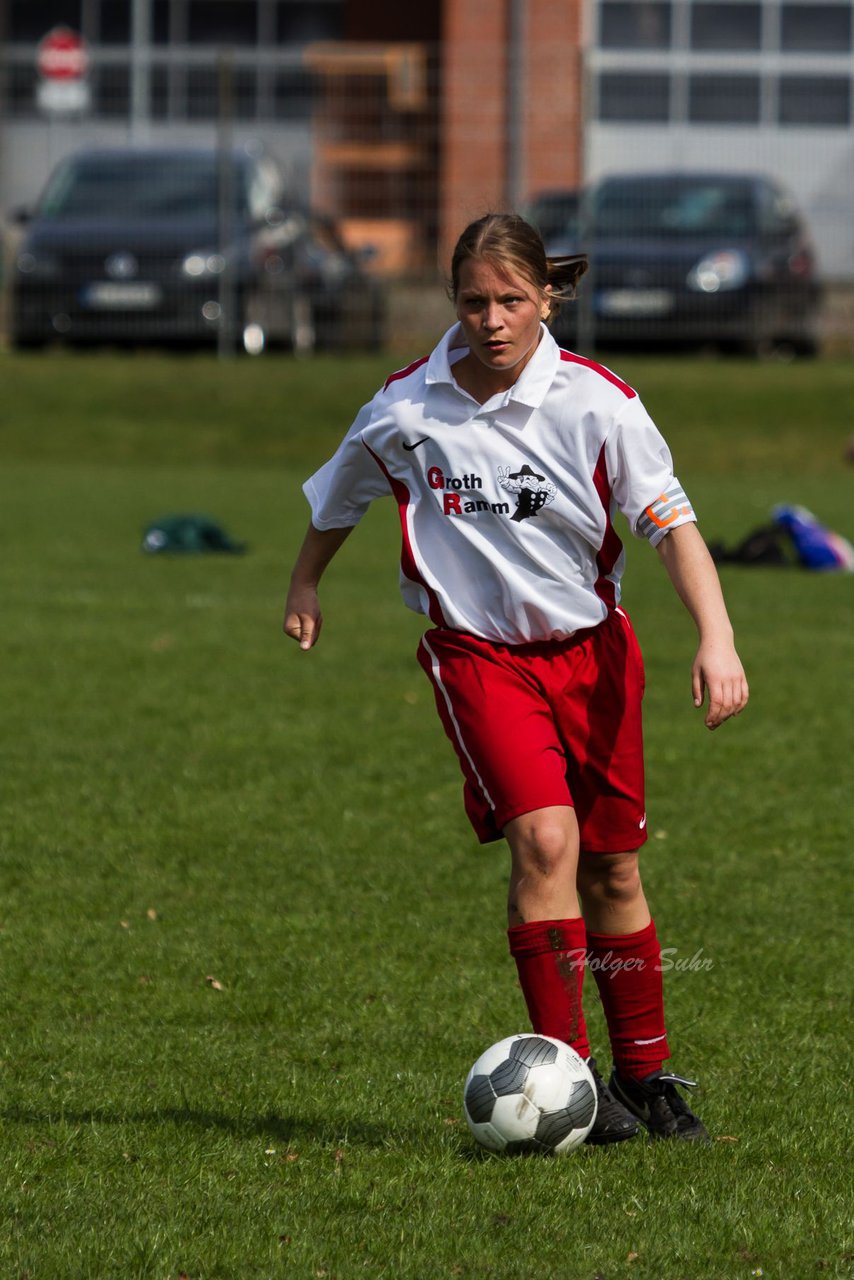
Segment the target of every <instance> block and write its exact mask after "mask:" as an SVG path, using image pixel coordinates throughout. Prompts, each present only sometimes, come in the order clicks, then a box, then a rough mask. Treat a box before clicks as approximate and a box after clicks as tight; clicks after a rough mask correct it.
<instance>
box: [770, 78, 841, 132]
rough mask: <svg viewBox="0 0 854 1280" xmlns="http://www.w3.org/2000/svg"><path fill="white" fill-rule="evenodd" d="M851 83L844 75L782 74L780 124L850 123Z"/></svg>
mask: <svg viewBox="0 0 854 1280" xmlns="http://www.w3.org/2000/svg"><path fill="white" fill-rule="evenodd" d="M850 118H851V83H850V81H849V80H848V79H847V78H846V77H844V76H781V77H780V124H793V125H796V124H802V125H810V124H813V125H815V124H825V125H826V124H836V125H847V124H848V121H849V120H850Z"/></svg>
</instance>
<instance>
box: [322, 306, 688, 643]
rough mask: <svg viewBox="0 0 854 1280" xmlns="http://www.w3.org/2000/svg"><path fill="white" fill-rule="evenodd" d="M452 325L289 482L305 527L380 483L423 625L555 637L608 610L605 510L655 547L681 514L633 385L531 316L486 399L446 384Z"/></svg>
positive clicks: (613, 598)
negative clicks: (330, 453) (307, 473)
mask: <svg viewBox="0 0 854 1280" xmlns="http://www.w3.org/2000/svg"><path fill="white" fill-rule="evenodd" d="M459 342H460V336H459V326H458V325H454V326H453V327H452V328H451V329H449V330H448V332H447V333H446V334H445V336H444V338H443V339H442V341H441V342H440V343H439V345H438V346H437V347H436V349H435V350H434V351H433V353H432V355H431V356H430V357H429V358H425V359H423V360H419V361H416V363H415V364H412V365H410V366H409V368H408V369H403V370H401V371H400V372H399V373H395V374H392V376H391V377H390V378H389V379H388V381H387V382H386V384H385V386H384V387H383V389H382V390H381V391H379V392H378V393H377V395H376V396H375V397H374V399H373V400H372V401H371V402H370V403H369V404H367V405H365V406H364V408H363V409H362V410H361V411H360V413H359V414H358V416H357V417H356V420H355V422H354V423H353V425H352V427H351V428H350V430H349V431H348V433H347V435H346V436H345V438H344V440H343V441H342V443H341V445H340V447H339V449H338V450H337V452H336V453H335V455H334V457H332V458H331V459H330V460H329V461H328V462H327V463H326V464H325V465H324V466H322V467H321V468H320V470H319V471H317V472H316V473H315V474H314V475H313V476H312V477H311V478H310V479H309V480H308V481H307V482H306V484H305V485H304V492H305V495H306V497H307V498H308V501H309V504H310V506H311V511H312V523H313V524H314V526H315V527H316V528H317V529H332V528H342V527H347V526H352V525H355V524H357V523H358V521H359V520H360V519H361V518H362V516H363V515H364V514H365V512H366V511H367V509H368V506H369V505H370V503H371V502H372V501H373V499H374V498H379V497H382V496H387V495H389V494H391V495H393V496H394V498H395V499H396V501H397V505H398V508H399V511H400V522H401V529H402V534H403V551H402V556H401V579H400V581H401V590H402V593H403V598H404V600H405V601H406V603H407V605H409V607H410V608H412V609H414V610H415V611H416V612H418V613H423V614H426V615H427V616H428V617H430V618H431V619H432V621H433V622H434V623H435V624H436V625H437V626H443V627H451V628H453V629H455V630H459V631H467V632H470V633H472V634H474V635H477V636H481V637H482V638H483V639H486V640H492V641H494V642H497V643H503V644H522V643H526V642H529V641H536V640H550V639H563V638H566V637H568V636H571V635H572V634H573V633H574V632H575V631H578V630H580V629H581V628H584V627H591V626H596V625H598V624H599V623H600V622H602V621H603V619H604V618H605V617H606V616H607V614H608V611H609V610H610V609H614V608H616V606H617V604H618V602H619V599H620V576H621V573H622V569H623V563H624V559H625V555H624V552H623V545H622V543H621V541H620V539H619V537H618V536H617V533H616V532H615V530H614V525H613V516H614V513H615V509H616V508H619V510H621V511H622V512H623V514H624V515H625V517H626V519H627V520H628V523H629V526H630V528H631V529H632V531H633V532H634V533H636V534H637V535H638V536H642V537H646V538H648V539H649V541H650V542H652V543H653V544H655V543H657V542H658V541H659V540H660V539H661V538H662V537H664V535H665V534H666V533H667V531H668V530H670V529H674V528H676V527H677V526H678V525H680V524H684V523H686V522H687V521H692V520H694V519H695V516H694V512H693V510H692V508H691V505H690V503H689V502H688V499H687V498H686V496H685V494H684V492H683V490H682V487H681V485H680V484H679V482H678V481H677V480H676V478H675V477H674V475H673V466H672V461H671V457H670V452H669V450H668V448H667V445H666V444H665V442H664V439H663V438H662V436H661V434H660V433H659V431H658V429H657V428H656V426H655V424H654V423H653V421H652V419H651V418H650V417H649V415H648V413H647V412H646V410H645V409H644V407H643V405H642V404H641V401H640V400H639V398H638V396H637V393H636V392H635V391H634V390H633V389H632V388H631V387H629V386H628V385H627V384H626V383H625V382H622V381H621V380H620V379H619V378H617V377H616V376H615V375H614V374H613V373H611V372H610V371H609V370H607V369H605V368H603V367H602V366H601V365H598V364H595V363H594V362H593V361H591V360H586V359H584V358H583V357H582V356H577V355H573V354H571V353H570V352H567V351H562V350H561V349H560V348H559V347H558V346H557V344H556V343H555V341H554V339H553V338H552V336H551V334H550V333H549V332H548V330H547V329H546V328H545V326H544V327H543V330H542V336H541V340H540V343H539V346H538V347H537V350H536V352H535V353H534V355H533V356H532V358H531V359H530V361H529V362H528V364H527V365H526V366H525V368H524V369H523V370H522V373H521V375H520V376H519V379H518V380H517V382H516V383H515V384H514V385H513V386H512V387H511V388H510V389H509V390H508V391H504V392H500V393H499V394H497V395H494V396H493V397H492V398H491V399H490V400H488V401H486V403H485V404H478V403H477V401H476V400H475V399H474V398H473V397H472V396H470V395H469V394H468V393H467V392H466V391H464V390H463V389H462V388H461V387H460V386H459V385H458V384H457V382H456V381H455V379H454V376H453V372H452V366H453V364H454V363H455V362H456V360H458V359H460V358H462V356H463V355H465V354H466V351H467V348H466V347H465V346H458V345H457V344H459Z"/></svg>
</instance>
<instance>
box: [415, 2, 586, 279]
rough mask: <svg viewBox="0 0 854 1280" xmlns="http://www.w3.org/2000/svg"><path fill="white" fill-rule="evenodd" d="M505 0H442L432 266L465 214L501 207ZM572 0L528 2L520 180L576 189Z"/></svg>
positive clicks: (576, 61) (577, 103) (577, 85)
mask: <svg viewBox="0 0 854 1280" xmlns="http://www.w3.org/2000/svg"><path fill="white" fill-rule="evenodd" d="M509 2H510V0H445V7H444V13H443V30H442V41H443V44H442V102H441V106H440V120H439V131H440V140H441V141H440V191H439V263H440V266H441V267H442V269H443V270H446V269H447V263H448V261H449V258H450V254H451V250H452V249H453V245H454V243H455V241H456V237H457V235H458V234H459V232H460V231H461V230H462V228H463V227H464V226H465V225H466V223H468V222H469V221H471V219H472V218H476V217H478V216H480V214H482V213H485V212H486V211H487V210H489V209H503V208H505V207H506V160H507V49H506V43H507V34H508V30H509ZM580 23H581V4H580V0H526V17H525V26H526V41H525V43H526V49H525V54H524V57H523V60H522V65H523V75H524V89H525V93H524V99H525V119H524V135H523V136H524V157H523V185H524V189H525V191H526V194H527V195H533V194H535V193H536V192H538V191H542V190H545V189H547V188H554V187H567V186H574V185H575V184H576V182H577V181H578V177H579V173H580V155H581V80H580V67H581V58H580V53H579V44H580Z"/></svg>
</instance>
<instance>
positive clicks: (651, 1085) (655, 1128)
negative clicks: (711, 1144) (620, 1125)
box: [608, 1070, 709, 1142]
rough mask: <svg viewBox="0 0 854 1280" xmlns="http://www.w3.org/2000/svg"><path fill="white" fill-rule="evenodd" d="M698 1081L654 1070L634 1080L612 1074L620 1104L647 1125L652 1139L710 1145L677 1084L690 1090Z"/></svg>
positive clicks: (612, 1090)
mask: <svg viewBox="0 0 854 1280" xmlns="http://www.w3.org/2000/svg"><path fill="white" fill-rule="evenodd" d="M696 1083H697V1082H696V1080H685V1079H684V1078H683V1077H682V1076H675V1075H673V1074H672V1073H671V1072H668V1071H653V1072H652V1074H651V1075H648V1076H645V1077H644V1079H643V1080H631V1079H629V1078H628V1077H626V1076H620V1075H618V1074H617V1072H616V1070H615V1071H613V1072H612V1073H611V1079H610V1081H609V1082H608V1087H609V1088H610V1090H611V1092H612V1093H613V1095H614V1097H615V1098H616V1099H617V1101H618V1102H621V1103H622V1104H623V1105H624V1106H625V1107H627V1108H628V1109H629V1111H631V1112H632V1114H633V1115H636V1116H637V1118H638V1119H639V1120H640V1122H641V1124H644V1125H646V1127H647V1129H648V1130H649V1135H650V1137H651V1138H681V1139H683V1140H684V1141H686V1142H708V1141H709V1135H708V1133H707V1131H706V1126H705V1125H704V1124H703V1122H702V1120H699V1119H698V1118H697V1116H695V1115H694V1112H693V1111H692V1110H691V1108H690V1107H689V1106H688V1104H687V1102H686V1101H685V1099H684V1098H683V1097H682V1096H681V1095H680V1094H679V1093H677V1091H676V1086H677V1084H681V1085H685V1086H687V1088H689V1089H693V1088H695V1087H696Z"/></svg>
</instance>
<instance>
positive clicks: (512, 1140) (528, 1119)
mask: <svg viewBox="0 0 854 1280" xmlns="http://www.w3.org/2000/svg"><path fill="white" fill-rule="evenodd" d="M596 1108H597V1098H596V1086H595V1085H594V1083H593V1077H592V1076H591V1074H590V1071H589V1070H588V1067H587V1064H586V1062H585V1061H584V1059H583V1058H581V1057H579V1055H578V1054H577V1053H576V1052H575V1050H574V1049H570V1047H569V1045H568V1044H564V1043H563V1041H562V1040H554V1039H552V1037H551V1036H539V1035H518V1036H509V1037H508V1038H507V1039H506V1040H499V1041H498V1043H497V1044H494V1045H491V1046H490V1048H488V1049H487V1050H486V1051H485V1052H484V1053H482V1054H481V1055H480V1057H479V1058H478V1060H477V1062H476V1063H475V1064H474V1066H473V1067H472V1069H471V1071H470V1072H469V1074H468V1079H467V1080H466V1085H465V1090H464V1092H463V1109H464V1110H465V1116H466V1120H467V1121H468V1126H469V1128H470V1129H471V1131H472V1133H473V1134H474V1136H475V1138H476V1139H477V1141H478V1142H479V1143H480V1144H481V1146H483V1147H486V1148H487V1150H488V1151H497V1152H503V1153H505V1154H507V1155H518V1154H522V1153H529V1152H538V1153H541V1154H544V1155H552V1154H553V1155H566V1153H567V1152H569V1151H573V1150H574V1149H575V1148H576V1147H577V1146H580V1144H581V1143H582V1142H583V1141H584V1139H585V1138H586V1137H587V1135H588V1133H589V1132H590V1130H591V1128H592V1127H593V1122H594V1120H595V1119H596Z"/></svg>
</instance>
